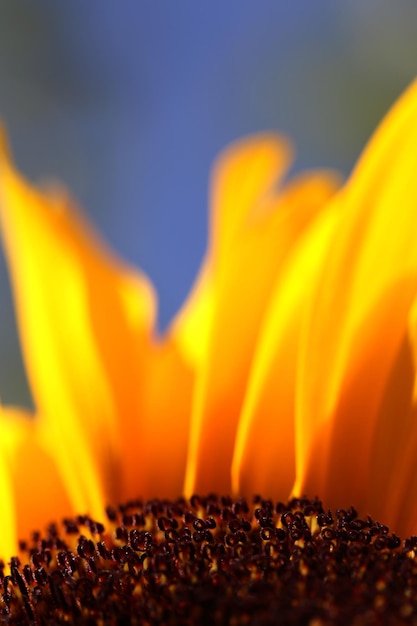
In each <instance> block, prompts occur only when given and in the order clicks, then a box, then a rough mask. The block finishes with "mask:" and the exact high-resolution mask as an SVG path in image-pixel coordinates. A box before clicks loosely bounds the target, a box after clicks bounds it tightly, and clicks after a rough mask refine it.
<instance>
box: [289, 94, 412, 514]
mask: <svg viewBox="0 0 417 626" xmlns="http://www.w3.org/2000/svg"><path fill="white" fill-rule="evenodd" d="M416 145H417V83H415V84H414V85H412V87H411V88H410V89H409V90H408V91H407V92H406V94H405V95H404V96H403V97H402V98H401V100H400V101H399V102H398V103H397V105H396V106H395V107H394V108H393V110H392V111H391V112H390V114H389V115H388V116H387V118H386V119H385V121H384V122H383V123H382V125H381V127H380V129H379V130H378V132H377V133H376V135H375V137H374V138H373V140H372V141H371V143H370V145H369V147H368V148H367V150H366V151H365V153H364V155H363V157H362V159H361V160H360V161H359V164H358V166H357V168H356V170H355V171H354V172H353V174H352V177H351V178H350V180H349V181H348V183H347V184H346V186H345V188H344V189H343V191H342V192H341V193H340V195H339V196H338V198H337V199H336V200H335V202H337V203H338V204H339V206H340V211H341V212H342V216H341V220H340V227H339V232H338V233H337V237H335V240H334V242H333V245H332V246H331V247H330V248H329V253H328V258H327V262H326V263H325V265H324V269H323V272H322V274H321V276H320V277H319V279H318V281H317V289H316V293H315V295H314V297H313V299H312V302H311V307H310V318H309V323H308V325H307V326H306V332H305V333H304V336H303V345H302V358H301V374H300V385H299V389H298V409H299V410H298V414H297V460H298V482H297V485H296V491H297V492H304V491H307V492H308V493H310V494H317V493H319V494H320V497H322V498H323V499H324V500H325V502H326V503H328V505H329V506H338V505H340V504H341V503H342V502H344V503H346V502H352V503H355V505H356V506H358V507H359V508H362V510H363V509H366V507H367V506H368V504H369V502H370V486H371V483H372V481H373V480H374V479H373V477H372V472H371V469H372V456H373V455H375V451H373V442H374V435H375V429H376V426H377V424H376V421H377V419H389V420H395V419H397V417H396V411H397V410H398V411H399V410H400V409H401V406H402V405H403V399H402V398H401V394H399V395H398V398H397V403H396V405H395V406H394V407H393V411H394V410H395V412H393V411H389V413H387V412H384V411H382V412H380V413H379V418H378V410H379V407H380V406H381V403H382V402H383V393H384V389H385V386H386V383H387V380H388V378H389V375H390V372H391V371H392V368H393V366H394V361H395V359H396V358H397V355H398V353H399V351H400V346H401V343H402V341H403V338H404V335H405V334H406V332H407V323H408V316H409V312H410V308H411V305H412V302H413V299H414V297H415V294H416V293H417V246H416V245H415V233H416V230H417V196H416V194H415V180H416V175H417V151H416V149H415V147H416ZM398 391H400V388H398ZM379 458H381V455H380V457H379ZM384 462H385V463H388V464H389V463H390V459H389V455H385V461H384ZM374 470H375V468H373V471H374ZM392 470H393V472H395V467H392ZM365 512H370V513H372V511H368V510H367V509H366V510H365ZM389 521H390V520H387V522H388V523H389Z"/></svg>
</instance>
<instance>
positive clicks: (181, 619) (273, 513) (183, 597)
mask: <svg viewBox="0 0 417 626" xmlns="http://www.w3.org/2000/svg"><path fill="white" fill-rule="evenodd" d="M106 513H107V519H105V520H103V522H97V521H95V520H93V519H91V518H90V517H89V516H78V517H75V518H72V519H64V520H63V521H62V522H61V524H59V525H58V524H51V525H50V526H49V527H48V528H47V530H46V532H45V533H43V534H42V533H40V532H35V533H33V534H32V537H31V539H30V541H27V542H21V544H20V555H19V557H17V556H16V557H13V558H12V559H11V561H10V563H9V572H10V573H8V574H6V567H5V565H4V564H2V567H1V576H0V578H1V582H0V610H1V619H2V620H4V623H7V624H11V625H15V624H16V625H17V624H19V625H20V624H21V625H25V624H31V625H32V624H41V625H49V624H51V625H52V624H54V625H60V624H77V625H78V624H80V625H83V624H85V625H91V626H92V625H95V624H98V625H103V626H104V625H109V626H110V625H113V624H114V625H116V624H141V625H145V626H146V625H152V624H166V625H171V624H182V625H187V624H190V625H191V624H192V625H195V624H201V625H204V624H216V625H217V624H219V625H223V624H224V625H226V624H234V625H240V624H242V625H243V624H244V625H251V626H252V625H253V626H254V625H255V624H256V625H261V626H262V625H273V624H277V623H279V624H282V625H284V626H285V625H287V624H288V625H291V624H305V625H306V626H307V625H308V626H313V625H314V626H328V625H331V624H337V625H338V626H340V625H342V626H343V625H344V624H346V625H348V624H349V625H351V624H355V626H362V625H363V626H372V625H374V624H375V625H376V624H382V623H384V624H388V625H389V624H393V625H394V624H395V625H396V626H397V625H401V624H417V593H416V591H417V564H416V559H415V553H416V550H417V537H410V538H408V539H406V540H404V541H401V540H400V539H399V538H398V537H397V536H396V535H395V534H393V533H390V531H389V529H388V527H387V526H385V525H383V524H380V523H379V522H376V521H374V520H373V519H371V518H370V517H367V518H366V519H360V518H359V517H358V515H357V513H356V511H355V510H354V509H353V508H348V509H346V510H342V509H339V510H337V511H335V512H331V511H329V510H326V509H324V508H323V506H322V504H321V502H320V501H319V500H307V499H304V498H298V499H292V500H291V501H290V502H288V503H285V504H284V503H281V502H278V503H277V502H273V501H271V500H264V499H262V498H261V497H259V496H256V497H254V498H253V499H252V500H251V501H249V500H245V499H232V498H230V497H218V496H215V495H209V496H207V497H200V496H193V497H192V498H191V499H190V500H186V499H184V498H181V499H178V500H175V501H168V500H149V501H131V502H127V503H126V504H124V505H120V506H118V507H116V508H107V511H106Z"/></svg>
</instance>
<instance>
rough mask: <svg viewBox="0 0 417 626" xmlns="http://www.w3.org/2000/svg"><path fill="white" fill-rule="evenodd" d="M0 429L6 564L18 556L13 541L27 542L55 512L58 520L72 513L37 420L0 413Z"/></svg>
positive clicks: (5, 411)
mask: <svg viewBox="0 0 417 626" xmlns="http://www.w3.org/2000/svg"><path fill="white" fill-rule="evenodd" d="M0 429H1V438H0V447H1V454H0V462H1V463H2V464H3V465H2V468H1V472H0V480H1V498H0V507H1V509H2V510H1V520H2V532H1V535H0V541H1V543H0V554H1V556H2V557H3V558H5V559H6V560H7V559H8V557H10V556H11V555H12V554H17V553H18V551H17V539H27V538H29V536H30V533H31V532H32V531H33V530H35V529H44V528H45V527H46V525H47V524H49V523H50V522H52V521H56V520H57V516H56V512H57V510H58V511H59V515H60V516H61V517H62V516H65V515H70V514H71V513H75V511H74V510H73V508H72V507H71V505H70V502H69V499H68V496H67V493H66V489H65V486H64V484H63V482H62V480H61V478H60V475H59V472H58V467H57V464H56V463H55V460H54V458H53V455H52V454H51V452H50V451H49V450H48V446H47V444H46V441H45V439H44V437H43V435H42V432H41V429H40V420H38V419H36V420H35V419H33V418H32V417H31V416H30V415H28V414H26V413H25V412H24V411H19V410H17V409H10V408H9V409H1V413H0Z"/></svg>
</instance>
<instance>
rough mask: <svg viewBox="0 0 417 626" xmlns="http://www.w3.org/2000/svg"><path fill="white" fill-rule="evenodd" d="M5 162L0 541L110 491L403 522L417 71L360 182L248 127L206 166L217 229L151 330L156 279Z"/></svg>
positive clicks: (410, 528) (10, 545)
mask: <svg viewBox="0 0 417 626" xmlns="http://www.w3.org/2000/svg"><path fill="white" fill-rule="evenodd" d="M2 145H3V148H2V150H1V156H0V219H1V232H2V236H3V240H4V246H5V251H6V256H7V261H8V265H9V268H10V273H11V281H12V287H13V292H14V298H15V303H16V310H17V317H18V324H19V332H20V338H21V343H22V349H23V354H24V360H25V364H26V369H27V373H28V377H29V381H30V385H31V389H32V392H33V396H34V401H35V405H36V408H37V415H36V418H35V419H34V420H33V419H31V417H30V416H28V415H26V414H25V413H24V412H23V411H18V410H14V409H11V408H7V407H3V409H2V413H1V438H0V518H1V520H2V532H1V535H0V553H1V554H3V555H6V556H7V555H10V554H11V553H12V552H13V551H14V550H15V549H16V540H17V537H25V536H26V535H27V534H28V533H29V531H30V529H33V528H37V527H41V526H44V525H45V524H46V523H47V522H48V521H50V520H51V519H57V518H61V517H62V516H64V515H69V514H71V513H77V512H89V513H90V514H91V515H93V516H96V517H100V516H102V512H103V510H104V507H105V505H106V504H108V503H116V502H119V501H123V500H126V499H128V498H132V497H138V496H140V497H154V496H160V497H176V496H178V495H179V494H181V493H185V494H186V495H190V494H191V493H193V492H199V493H203V494H204V493H208V492H213V491H216V492H219V493H233V494H243V495H248V494H251V493H255V492H261V493H262V494H263V496H264V497H274V498H279V499H286V498H287V497H288V496H289V494H290V493H293V494H298V495H300V494H303V493H307V494H308V495H309V496H311V497H313V496H315V495H318V496H320V497H321V498H322V499H323V500H324V503H325V505H326V506H332V507H337V506H340V505H345V506H348V505H349V504H354V505H355V506H356V507H358V509H359V511H360V512H362V513H363V514H368V513H369V514H371V515H374V516H379V517H380V519H381V520H382V521H384V522H386V523H388V524H389V525H390V526H391V527H392V530H395V531H396V532H399V533H409V532H416V530H417V528H416V527H417V511H416V505H415V500H416V498H415V495H416V490H417V484H416V481H417V479H416V476H417V473H416V472H415V458H416V454H417V429H416V426H415V424H414V421H415V419H416V388H415V387H416V385H415V373H416V356H417V327H416V323H417V310H416V307H415V306H414V304H415V298H416V294H417V245H416V232H417V192H416V179H417V148H416V146H417V84H414V85H412V86H411V88H410V89H409V90H408V91H407V92H406V94H405V95H404V96H403V97H402V98H401V100H400V101H399V103H398V104H397V105H396V106H395V107H394V108H393V110H392V111H391V112H390V114H389V115H388V116H387V118H386V120H385V121H384V122H383V123H382V125H381V127H380V129H379V130H378V131H377V133H376V135H375V137H374V138H373V139H372V141H371V142H370V144H369V146H368V147H367V149H366V151H365V152H364V155H363V156H362V158H361V159H360V161H359V163H358V165H357V167H356V168H355V170H354V172H353V174H352V175H351V177H350V178H349V180H348V181H347V182H346V184H345V185H344V186H342V187H341V188H340V190H338V191H337V187H338V184H339V183H338V178H337V176H336V175H335V174H334V173H331V172H327V171H313V172H310V173H306V174H302V175H298V176H295V177H293V178H292V179H290V180H284V176H285V175H286V172H287V169H288V167H289V164H290V161H291V147H290V145H289V144H288V142H287V141H286V140H285V139H283V138H281V137H278V136H273V135H260V136H255V137H251V138H248V139H245V140H242V141H241V142H239V143H236V144H234V145H232V146H231V147H230V148H229V149H227V150H226V151H225V152H224V153H223V155H222V156H221V157H220V158H219V160H218V161H217V163H216V165H215V169H214V172H213V178H212V184H211V198H210V239H209V243H208V250H207V254H206V257H205V260H204V262H203V265H202V269H201V271H200V274H199V277H198V279H197V281H196V285H195V287H194V289H193V290H192V293H191V295H190V297H189V299H188V301H187V302H186V303H185V305H184V307H183V309H182V310H181V311H180V312H179V314H178V315H177V317H176V318H175V319H174V320H173V322H172V324H171V326H170V328H169V329H168V331H167V333H166V334H165V335H164V336H163V337H156V336H155V310H156V304H155V295H154V292H153V289H152V286H151V285H150V283H149V281H148V280H147V278H146V277H145V276H144V275H143V274H142V273H141V272H139V271H138V270H135V269H133V268H131V267H129V266H127V265H126V264H124V263H123V262H122V261H120V260H119V259H118V258H117V257H116V256H115V255H114V254H112V253H111V252H110V251H109V250H108V249H107V247H106V246H105V245H104V244H103V243H102V242H101V241H100V240H99V238H98V237H97V236H96V235H95V234H94V233H93V231H92V229H91V227H90V226H89V224H88V223H87V222H86V220H85V218H84V217H82V216H81V215H80V213H79V212H78V210H77V209H76V208H75V207H74V205H73V203H72V202H71V200H70V198H69V197H68V196H67V194H66V193H65V192H64V191H62V190H59V189H54V190H49V191H47V192H46V191H40V190H37V189H35V188H33V187H32V186H31V185H30V184H29V183H28V182H27V181H25V180H24V179H23V178H22V177H21V176H20V175H19V174H18V173H16V171H15V169H14V168H13V165H12V164H11V162H10V159H9V156H8V151H7V148H6V142H5V141H3V142H2Z"/></svg>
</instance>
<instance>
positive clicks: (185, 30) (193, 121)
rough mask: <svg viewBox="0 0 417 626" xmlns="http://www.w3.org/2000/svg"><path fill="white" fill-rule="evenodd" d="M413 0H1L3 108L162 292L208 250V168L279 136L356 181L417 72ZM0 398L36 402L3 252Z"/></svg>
mask: <svg viewBox="0 0 417 626" xmlns="http://www.w3.org/2000/svg"><path fill="white" fill-rule="evenodd" d="M416 26H417V3H416V2H415V0H396V2H395V3H394V2H392V0H339V1H338V2H334V0H315V1H314V2H311V0H291V1H290V0H288V1H284V0H256V2H255V1H254V0H210V1H209V2H203V1H202V0H200V1H198V0H197V1H196V0H117V1H116V0H113V1H111V0H88V1H86V0H71V2H57V1H56V0H37V1H36V2H33V1H32V0H27V1H25V0H2V2H1V4H0V116H1V117H2V118H3V120H4V121H5V123H6V125H7V128H8V131H9V134H10V138H11V143H12V146H13V150H14V154H15V157H16V161H17V163H18V165H19V167H20V169H21V170H22V171H23V172H24V173H25V174H26V175H27V176H28V177H30V178H31V179H32V180H34V181H36V180H42V179H45V178H51V177H52V178H55V179H58V180H60V181H63V182H64V183H65V184H66V185H67V186H68V187H69V188H70V189H71V192H72V194H73V195H74V196H75V197H76V198H77V199H78V201H79V203H80V204H81V205H82V206H83V207H84V209H85V211H86V212H87V213H88V214H89V215H90V216H91V219H92V220H93V221H94V223H95V224H96V225H97V228H98V229H99V230H100V232H101V233H102V234H103V235H104V237H105V238H106V239H107V240H108V241H109V242H110V243H111V245H112V246H113V247H114V248H115V249H116V250H117V251H118V252H119V253H120V254H121V255H122V256H123V257H125V258H126V259H128V260H129V261H130V262H132V263H134V264H135V265H139V266H140V267H141V268H143V269H144V270H145V271H146V272H147V274H148V275H149V276H150V277H151V279H152V281H153V282H154V284H155V285H156V287H157V290H158V293H159V303H160V310H159V326H160V328H161V329H163V328H165V327H166V325H167V323H168V322H169V320H170V318H171V317H172V316H173V315H174V313H175V311H176V310H177V309H178V308H179V306H180V305H181V303H182V302H183V300H184V298H185V297H186V294H187V292H188V290H189V288H190V286H191V284H192V281H193V279H194V277H195V274H196V272H197V269H198V266H199V263H200V261H201V258H202V255H203V253H204V248H205V241H206V220H207V182H208V176H209V171H210V167H211V164H212V163H213V160H214V158H215V156H216V155H217V154H218V153H219V151H220V150H221V149H222V148H223V147H224V146H225V145H226V144H228V143H229V142H230V141H232V140H234V139H236V138H237V137H241V136H242V135H245V134H247V133H253V132H256V131H261V130H267V129H273V130H281V131H284V132H285V133H287V134H288V135H290V136H291V137H292V138H293V140H294V141H295V143H296V146H297V154H298V157H297V163H296V166H295V167H296V169H302V168H306V167H322V166H331V167H333V168H337V169H339V170H341V171H342V172H343V173H344V174H348V172H349V170H350V169H351V167H352V165H353V163H354V161H355V160H356V158H357V156H358V155H359V153H360V151H361V149H362V147H363V145H364V143H365V142H366V140H367V139H368V137H369V136H370V134H371V132H372V130H373V129H374V128H375V126H376V124H377V123H378V121H379V120H380V119H381V117H382V116H383V114H384V113H385V112H386V110H387V109H388V108H389V106H390V105H391V104H392V102H393V101H394V100H395V99H396V97H397V96H398V95H399V94H400V93H401V91H402V90H403V89H404V88H405V87H406V85H407V84H408V83H409V82H410V80H411V79H412V78H413V76H414V75H415V74H416V64H417V37H416ZM0 291H1V293H0V347H1V350H0V354H1V358H0V395H1V397H2V399H3V401H4V402H5V403H10V402H12V403H20V404H22V403H23V404H25V405H30V394H29V390H28V388H27V384H26V381H25V377H24V371H23V366H22V363H21V356H20V351H19V346H18V340H17V335H16V328H15V322H14V313H13V307H12V303H11V298H10V288H9V284H8V278H7V272H6V269H5V266H4V260H3V259H1V264H0Z"/></svg>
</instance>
